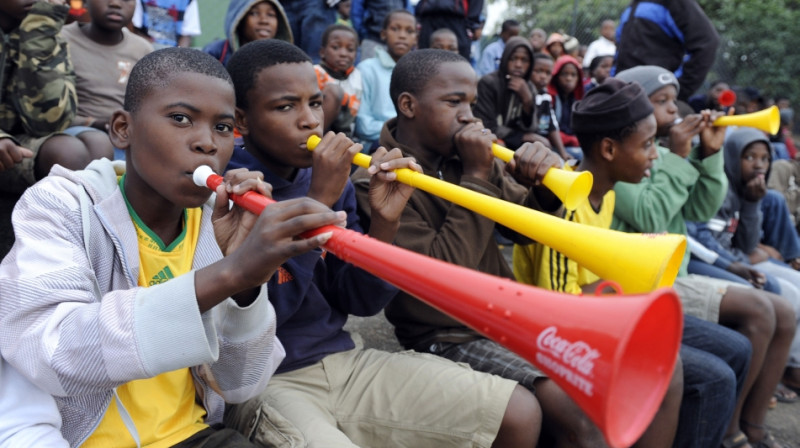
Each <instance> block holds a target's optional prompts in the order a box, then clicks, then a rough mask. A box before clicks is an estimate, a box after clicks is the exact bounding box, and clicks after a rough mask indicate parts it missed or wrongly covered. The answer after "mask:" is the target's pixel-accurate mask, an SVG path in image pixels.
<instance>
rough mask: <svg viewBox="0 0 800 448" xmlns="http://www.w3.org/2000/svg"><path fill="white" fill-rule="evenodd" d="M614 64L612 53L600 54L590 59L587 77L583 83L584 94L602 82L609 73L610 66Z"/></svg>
mask: <svg viewBox="0 0 800 448" xmlns="http://www.w3.org/2000/svg"><path fill="white" fill-rule="evenodd" d="M613 66H614V55H613V54H611V55H602V56H597V57H595V58H594V59H592V62H590V63H589V73H587V75H589V79H587V80H586V82H584V83H583V92H584V94H586V93H589V90H591V89H592V88H594V87H597V86H598V85H600V84H602V83H603V81H605V80H606V78H608V77H609V75H610V74H611V67H613Z"/></svg>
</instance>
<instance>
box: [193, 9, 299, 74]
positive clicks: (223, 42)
mask: <svg viewBox="0 0 800 448" xmlns="http://www.w3.org/2000/svg"><path fill="white" fill-rule="evenodd" d="M224 25H225V37H226V39H218V40H215V41H213V42H211V43H209V44H207V45H206V46H205V47H203V51H205V52H206V53H208V54H210V55H211V56H214V57H215V58H217V59H219V61H220V62H222V65H227V64H228V61H229V60H230V59H231V56H233V53H234V52H235V51H236V50H238V49H239V48H240V47H241V46H242V45H245V44H246V43H248V42H252V41H254V40H259V39H280V40H285V41H286V42H289V43H292V42H294V39H293V38H292V29H291V27H290V26H289V19H287V18H286V13H285V12H284V11H283V6H282V5H281V3H280V2H278V1H277V0H231V2H230V3H229V4H228V12H227V13H226V14H225V23H224Z"/></svg>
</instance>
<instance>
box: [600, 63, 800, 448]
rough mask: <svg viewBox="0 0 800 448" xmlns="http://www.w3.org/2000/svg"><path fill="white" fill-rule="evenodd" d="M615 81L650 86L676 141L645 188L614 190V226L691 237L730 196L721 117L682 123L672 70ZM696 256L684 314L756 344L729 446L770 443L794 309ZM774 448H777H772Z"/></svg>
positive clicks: (660, 123)
mask: <svg viewBox="0 0 800 448" xmlns="http://www.w3.org/2000/svg"><path fill="white" fill-rule="evenodd" d="M616 78H618V79H621V80H623V81H626V82H638V83H639V84H640V85H641V86H642V87H643V88H644V90H645V93H646V94H647V96H648V98H649V99H650V102H651V103H652V105H653V108H654V115H655V117H656V129H657V131H656V135H657V136H658V137H666V136H669V147H668V148H664V147H661V146H659V147H658V148H657V150H658V159H656V160H655V161H654V162H653V166H652V167H651V168H650V174H649V176H647V177H645V178H644V180H643V181H642V182H640V183H638V184H634V183H629V182H617V183H616V184H615V185H614V192H615V194H616V204H615V207H614V222H613V224H612V227H613V228H615V229H617V230H622V231H628V232H642V233H660V232H668V233H677V234H683V235H685V234H686V221H701V222H704V221H708V220H709V219H711V217H713V216H714V214H715V213H716V212H717V210H718V209H719V207H720V206H721V205H722V202H723V200H724V198H725V194H726V191H727V179H726V178H725V173H724V171H723V157H722V153H721V152H720V148H721V147H722V142H723V139H724V136H725V128H724V127H715V126H713V125H712V123H713V121H714V119H716V118H717V117H718V116H720V115H721V113H720V112H711V111H704V112H703V113H702V114H692V115H688V116H686V117H684V119H683V121H681V122H680V123H679V124H675V121H676V119H677V118H678V107H677V97H678V88H679V84H678V80H677V78H676V77H675V75H674V74H672V72H670V71H668V70H666V69H663V68H661V67H656V66H639V67H635V68H631V69H628V70H624V71H622V72H620V73H618V74H617V75H616ZM695 135H699V137H700V145H699V146H697V147H694V148H693V147H692V143H691V140H692V137H693V136H695ZM689 257H690V254H689V251H686V255H685V257H684V261H683V264H682V265H681V268H680V272H679V274H678V279H677V280H676V281H675V285H674V288H675V290H676V291H677V293H678V295H679V296H680V298H681V301H682V302H683V306H684V312H686V313H687V314H689V315H693V316H695V317H699V318H701V319H705V320H708V321H711V322H717V323H719V324H721V325H724V326H727V327H729V328H732V329H734V330H736V331H738V332H740V333H742V334H743V335H745V336H746V337H747V338H748V340H750V343H751V345H752V346H753V351H752V353H753V355H752V358H751V360H750V368H749V371H748V374H747V379H746V381H745V384H744V387H743V389H742V393H741V396H740V397H739V400H738V402H737V406H736V411H735V413H734V415H733V418H732V420H731V422H730V426H729V428H728V431H727V432H726V440H725V441H724V443H726V444H729V445H732V444H735V443H739V442H743V441H744V439H745V438H747V439H749V440H750V441H751V442H754V443H755V442H758V441H765V443H766V442H768V441H769V440H770V438H771V436H770V435H769V433H767V432H766V430H765V429H764V427H763V423H764V418H765V415H766V411H767V406H768V405H769V402H770V399H771V397H772V394H773V392H774V390H775V387H776V386H777V383H778V381H779V380H780V377H781V373H782V372H783V367H784V366H785V365H786V359H787V357H788V353H789V347H790V345H791V343H792V338H793V336H794V333H795V316H794V311H793V310H792V306H791V305H790V304H789V303H788V302H786V300H784V299H783V298H781V297H779V296H776V295H775V294H772V293H768V292H766V291H760V290H756V289H748V288H743V287H741V286H734V285H735V284H734V283H731V282H726V281H724V280H718V279H713V278H710V277H704V276H694V275H687V272H686V266H687V264H688V262H689ZM745 403H746V404H747V406H744V405H745ZM740 422H741V423H740ZM745 436H746V437H745ZM744 443H746V442H744ZM773 445H776V444H775V443H770V444H769V445H767V446H773Z"/></svg>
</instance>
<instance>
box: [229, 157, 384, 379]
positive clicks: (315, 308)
mask: <svg viewBox="0 0 800 448" xmlns="http://www.w3.org/2000/svg"><path fill="white" fill-rule="evenodd" d="M235 168H247V169H250V170H254V171H261V172H262V173H264V180H265V181H266V182H269V183H270V184H271V185H272V197H273V198H274V199H275V200H277V201H282V200H286V199H293V198H298V197H303V196H306V194H307V193H308V189H309V187H310V186H311V168H304V169H300V170H298V172H297V174H296V175H295V178H294V180H292V181H288V180H286V179H283V178H281V177H278V176H277V175H275V174H273V173H272V172H270V171H269V169H267V167H265V166H264V165H263V164H261V162H259V161H258V160H257V159H256V158H255V157H253V156H252V155H251V154H250V153H248V152H247V151H245V150H244V148H243V147H241V146H238V145H237V146H236V147H235V149H234V151H233V157H231V161H230V162H229V163H228V167H227V169H229V170H231V169H235ZM331 208H332V209H333V210H336V211H338V210H344V211H345V212H346V213H347V228H348V229H351V230H354V231H356V232H359V233H363V230H362V229H361V226H360V225H359V222H358V215H357V213H356V196H355V188H354V187H353V184H352V183H351V182H350V180H348V181H347V185H346V186H345V189H344V192H343V193H342V196H341V197H340V198H339V200H338V201H336V203H335V204H334V205H333V207H331ZM267 289H268V292H269V301H270V303H272V306H273V307H275V314H276V316H277V323H278V329H277V335H278V339H280V341H281V342H282V343H283V346H284V348H285V349H286V358H285V359H284V360H283V362H282V363H281V365H280V366H279V367H278V370H277V373H283V372H290V371H292V370H297V369H299V368H302V367H306V366H308V365H311V364H314V363H316V362H317V361H319V360H321V359H322V358H324V357H325V356H327V355H329V354H333V353H338V352H342V351H345V350H350V349H353V348H355V344H354V343H353V340H352V339H351V338H350V334H349V333H347V332H346V331H344V330H343V329H342V327H344V324H345V322H347V316H348V314H353V315H356V316H372V315H375V314H377V313H378V312H380V311H381V310H382V309H383V308H384V307H385V306H386V304H388V303H389V301H390V300H391V299H392V298H394V296H395V294H396V293H397V289H396V288H395V287H394V286H391V285H389V284H388V283H386V282H384V281H383V280H381V279H379V278H377V277H375V276H373V275H372V274H369V273H367V272H365V271H363V270H361V269H359V268H357V267H355V266H353V265H351V264H349V263H345V262H344V261H342V260H340V259H339V258H338V257H336V256H335V255H333V254H331V253H326V252H324V251H321V250H313V251H310V252H307V253H305V254H303V255H299V256H296V257H293V258H291V259H289V260H288V261H287V262H286V263H284V264H283V265H281V267H280V268H279V269H278V271H277V272H276V273H275V274H274V275H273V276H272V278H270V280H269V282H267Z"/></svg>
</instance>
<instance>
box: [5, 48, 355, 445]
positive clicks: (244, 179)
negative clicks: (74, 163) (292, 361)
mask: <svg viewBox="0 0 800 448" xmlns="http://www.w3.org/2000/svg"><path fill="white" fill-rule="evenodd" d="M126 89H127V90H126V93H125V109H124V110H120V111H117V112H115V113H114V116H113V117H112V119H111V125H110V135H111V139H112V142H113V143H114V145H115V146H116V147H118V148H122V149H125V150H126V151H128V154H127V160H126V161H125V163H124V164H123V163H122V162H113V163H112V162H109V161H108V160H98V161H95V162H93V163H92V164H91V165H90V166H89V167H88V168H87V169H86V170H84V171H69V170H67V169H63V168H61V167H55V168H54V169H53V172H52V173H51V175H50V176H48V177H47V178H46V179H44V180H42V181H41V182H39V183H37V184H36V185H35V186H33V187H32V188H31V189H29V192H28V193H26V194H25V195H23V197H22V198H21V199H20V202H18V203H17V207H16V210H15V213H14V231H15V236H16V241H15V242H14V247H13V248H12V249H11V252H9V254H8V256H6V258H5V259H4V260H3V262H2V264H0V288H1V289H2V290H3V300H2V301H0V316H2V319H1V320H0V328H3V331H2V332H0V348H1V349H2V352H3V356H4V357H5V358H6V359H7V360H8V361H9V363H11V364H12V365H14V367H16V368H17V369H19V370H20V373H22V374H23V375H25V376H26V377H27V378H28V379H30V380H31V381H33V382H34V384H36V385H37V386H39V387H41V388H42V389H44V390H45V392H47V393H50V394H51V395H54V396H55V397H56V401H57V403H58V404H59V409H60V411H61V413H62V418H63V420H64V422H65V424H64V426H63V428H62V431H63V435H64V437H65V438H66V439H67V441H68V442H69V443H70V445H71V446H78V445H80V446H83V447H110V446H134V445H137V444H139V443H140V444H141V445H142V446H147V445H151V444H153V443H155V442H160V444H161V445H162V446H176V447H179V448H187V447H194V446H224V447H246V446H251V447H252V446H253V445H251V444H249V442H247V441H246V440H244V437H243V436H242V435H241V434H239V433H238V432H236V431H234V430H232V429H224V428H220V427H219V424H220V423H222V417H223V412H224V406H225V403H226V402H227V403H239V402H244V401H246V400H247V399H249V398H250V397H253V396H255V395H256V394H258V393H260V392H261V391H262V390H264V388H265V387H266V384H267V381H268V380H269V378H270V377H271V375H272V373H273V372H274V370H275V369H276V368H277V366H278V364H280V362H281V360H282V359H283V357H284V350H283V347H282V346H281V344H280V342H279V341H278V340H277V339H276V338H275V328H276V321H275V311H274V309H273V308H272V305H271V304H270V301H269V299H268V298H267V290H266V286H265V285H264V283H265V282H266V281H267V280H268V279H269V278H270V277H272V274H273V273H274V272H275V271H276V269H277V268H278V267H279V266H280V264H281V263H283V262H284V261H285V260H286V259H287V258H288V257H291V256H294V255H299V254H302V253H305V252H307V251H308V250H311V249H314V248H317V247H319V246H320V245H321V244H323V243H325V242H326V241H327V239H328V238H329V237H330V234H328V235H325V234H323V235H318V236H316V237H312V238H309V239H303V238H302V237H300V236H299V235H300V234H301V233H303V232H305V231H308V230H311V229H314V228H318V227H320V226H321V225H329V224H340V223H342V222H343V220H344V219H345V217H344V214H343V213H335V212H333V211H331V210H330V209H329V208H328V207H325V206H323V205H322V204H319V203H318V202H316V201H313V200H312V199H308V198H304V199H298V200H295V201H287V202H284V203H281V204H280V205H278V206H275V207H272V206H271V207H268V208H267V209H265V210H264V212H263V213H262V214H261V216H255V215H253V214H251V213H249V212H247V211H245V210H244V209H242V208H239V207H233V208H229V205H228V199H229V195H230V194H231V193H233V192H236V193H245V192H247V191H257V192H258V193H260V194H266V195H269V188H270V187H269V186H268V185H267V184H266V183H264V182H263V180H262V176H261V174H260V173H249V172H246V171H244V170H241V171H237V172H230V173H227V174H226V175H225V181H224V185H221V186H220V187H218V188H217V190H216V197H215V196H214V195H213V192H211V191H210V190H208V189H207V188H205V187H199V186H197V185H195V183H194V181H193V180H192V173H193V172H194V170H195V169H196V168H197V167H198V166H200V165H208V166H209V167H211V169H212V170H214V172H217V173H220V172H222V170H223V169H224V167H225V165H226V164H227V162H228V159H229V158H230V156H231V153H232V152H233V142H234V137H233V126H234V114H235V105H234V90H233V85H232V83H231V79H230V76H229V75H228V73H227V72H226V71H225V69H224V67H223V66H222V65H221V64H220V63H219V61H217V60H216V59H214V58H213V57H211V56H209V55H207V54H206V53H203V52H202V51H198V50H191V49H187V48H167V49H163V50H160V51H154V52H152V53H150V54H148V55H147V56H145V57H144V58H142V59H141V60H140V61H139V62H138V63H137V64H136V65H135V66H134V68H133V70H132V71H131V75H130V80H129V82H128V86H127V88H126ZM43 241H46V242H47V243H46V244H42V242H43ZM45 340H49V341H50V342H49V343H48V344H42V341H45ZM204 444H205V445H204Z"/></svg>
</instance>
